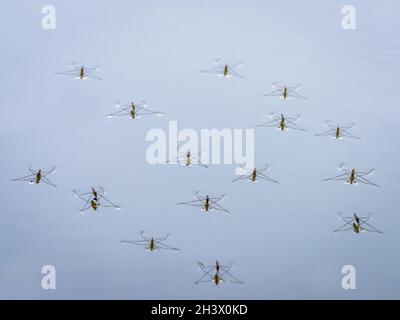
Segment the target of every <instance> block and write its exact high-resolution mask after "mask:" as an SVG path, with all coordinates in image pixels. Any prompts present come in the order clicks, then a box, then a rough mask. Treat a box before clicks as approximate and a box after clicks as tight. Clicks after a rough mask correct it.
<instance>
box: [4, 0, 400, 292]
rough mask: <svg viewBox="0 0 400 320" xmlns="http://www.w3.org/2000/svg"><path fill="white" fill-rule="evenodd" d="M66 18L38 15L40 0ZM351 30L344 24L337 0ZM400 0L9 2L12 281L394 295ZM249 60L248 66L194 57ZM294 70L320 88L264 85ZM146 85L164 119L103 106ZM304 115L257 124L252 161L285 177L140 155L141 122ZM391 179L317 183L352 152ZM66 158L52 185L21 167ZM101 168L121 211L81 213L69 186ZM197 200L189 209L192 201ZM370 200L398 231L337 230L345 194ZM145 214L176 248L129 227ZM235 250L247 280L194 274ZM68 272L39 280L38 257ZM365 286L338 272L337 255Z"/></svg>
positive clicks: (248, 123)
mask: <svg viewBox="0 0 400 320" xmlns="http://www.w3.org/2000/svg"><path fill="white" fill-rule="evenodd" d="M44 4H52V5H54V6H55V8H56V10H57V29H56V30H55V31H45V30H43V29H42V28H41V18H42V15H41V7H42V5H44ZM345 4H353V5H355V6H356V9H357V30H355V31H345V30H343V29H342V28H341V19H342V14H341V7H342V6H343V5H345ZM399 9H400V3H399V2H398V1H389V0H387V1H372V0H370V1H368V0H364V1H358V0H352V1H319V0H304V1H295V0H293V1H288V0H286V1H31V0H29V1H28V0H25V1H22V0H20V1H9V0H8V1H2V3H1V19H0V39H1V44H0V48H1V51H0V52H1V53H0V57H1V59H0V67H1V73H0V88H1V95H0V148H1V160H0V161H1V169H0V191H1V205H2V209H1V213H0V298H3V299H4V298H7V299H9V298H12V299H15V298H24V299H25V298H29V299H31V298H40V299H62V298H68V299H69V298H78V299H86V298H101V299H105V298H112V299H116V298H122V299H183V298H185V299H187V298H189V299H192V298H193V299H203V298H205V299H270V298H272V299H276V298H289V299H295V298H305V299H309V298H317V299H320V298H322V299H324V298H335V299H338V298H343V299H352V298H356V299H358V298H400V293H399V285H400V271H399V270H400V259H399V253H398V244H399V240H400V236H399V230H400V212H399V207H400V204H399V199H398V190H399V188H398V182H399V179H400V172H399V152H398V150H397V149H398V145H399V138H400V131H399V121H398V119H399V116H400V111H399V110H400V108H399V100H398V92H399V89H400V88H399V81H398V79H399V78H398V72H399V52H400V39H399V33H398V30H399ZM216 58H221V59H222V60H224V61H228V62H233V63H234V62H237V61H239V60H242V59H243V60H244V61H245V64H244V67H243V69H242V70H241V73H242V74H243V75H244V76H245V77H246V78H245V79H244V80H240V79H229V80H226V79H221V78H219V77H216V76H214V75H199V74H198V71H200V70H202V69H205V68H208V67H210V66H211V64H212V61H213V60H214V59H216ZM72 61H76V62H77V63H80V64H81V63H82V64H86V65H95V64H101V65H102V66H103V68H102V69H101V70H100V71H99V72H97V74H98V75H99V76H101V77H103V78H104V81H102V82H99V81H90V80H88V81H77V80H74V79H72V78H69V77H62V76H60V77H56V76H54V75H53V73H54V72H57V71H63V70H65V69H66V68H67V66H68V65H69V64H70V63H71V62H72ZM274 81H278V82H287V83H289V84H297V83H299V82H300V83H301V84H302V85H303V91H302V94H304V95H306V96H307V97H308V100H306V101H301V100H291V101H287V102H284V101H280V100H279V99H273V98H262V97H261V95H262V94H263V93H266V92H268V91H269V90H270V89H269V86H270V84H271V83H272V82H274ZM132 98H135V99H147V101H148V102H149V104H150V105H151V106H152V107H153V108H154V109H157V110H159V109H161V110H164V111H166V112H167V113H168V117H166V118H161V119H150V118H149V119H141V120H139V121H135V122H132V121H129V119H124V118H121V119H111V120H110V119H107V118H105V117H104V115H105V114H107V113H109V112H110V111H112V110H114V109H113V103H114V101H115V100H118V99H121V100H125V101H126V100H130V99H132ZM273 110H275V111H277V112H281V111H283V112H285V113H286V114H287V115H288V116H291V115H292V116H293V115H296V114H298V113H300V114H302V115H303V117H302V119H301V121H300V122H299V124H300V125H301V126H302V127H304V128H305V129H307V132H306V133H302V132H295V131H292V132H288V133H287V134H281V132H277V131H274V130H273V129H267V128H265V129H257V132H256V164H257V165H258V166H262V165H264V164H265V163H266V162H269V163H271V171H270V172H269V174H270V175H271V176H272V177H274V178H276V179H277V180H279V181H280V182H281V184H280V185H279V186H276V185H272V184H268V183H259V184H255V185H253V184H250V183H246V182H242V183H235V184H232V183H231V180H232V179H233V178H234V176H233V173H234V166H231V165H226V166H212V167H211V169H210V170H207V169H203V168H200V167H192V168H190V169H188V170H186V169H187V168H183V167H180V166H150V165H148V164H147V163H146V159H145V151H146V148H147V146H148V145H149V144H148V143H147V142H146V141H145V135H146V132H147V131H148V130H149V129H151V128H163V129H167V125H168V120H169V119H170V120H178V126H179V128H180V129H182V128H187V127H188V128H194V129H196V130H199V129H201V128H212V127H216V128H220V129H222V128H232V129H233V128H251V127H253V126H254V125H256V124H258V123H260V121H261V122H262V121H264V119H266V117H267V115H268V114H269V113H270V112H271V111H273ZM327 119H331V120H333V121H335V122H336V121H337V122H340V123H343V124H348V123H351V122H353V121H354V122H356V123H357V125H356V126H355V127H354V130H352V132H353V133H354V134H356V135H358V136H360V137H362V138H363V139H362V141H359V142H358V141H351V140H347V141H340V142H338V141H335V140H333V139H329V138H315V137H314V136H313V135H314V134H315V133H317V132H320V131H323V130H325V128H326V127H325V120H327ZM342 161H344V162H346V163H347V164H348V165H349V166H355V167H356V168H360V169H359V170H366V169H368V168H372V167H375V168H376V173H375V175H374V176H372V177H370V179H371V180H372V181H374V182H376V183H378V184H380V185H381V188H380V189H374V188H372V187H369V186H365V185H360V186H356V187H354V188H353V187H349V186H347V185H345V184H341V183H337V184H336V183H322V182H321V180H322V179H323V178H327V177H330V176H333V175H335V174H336V173H337V171H336V167H337V164H338V163H339V162H342ZM30 163H33V165H34V167H42V168H44V169H47V168H50V167H52V166H53V165H56V166H57V172H56V173H55V174H54V175H52V176H51V180H52V181H53V182H54V183H56V184H57V185H58V188H57V189H53V188H51V187H48V186H46V185H39V186H38V187H33V186H30V185H28V184H23V183H21V184H18V183H15V184H13V183H10V182H9V180H10V179H12V178H16V177H19V176H22V175H25V172H26V171H27V168H28V166H29V164H30ZM92 185H93V186H97V185H102V186H104V187H105V188H106V190H107V194H108V196H109V197H110V198H111V199H112V200H114V201H115V202H117V203H118V204H120V205H121V206H122V208H123V209H122V210H121V211H119V212H115V211H113V210H104V211H101V212H100V213H99V214H96V215H80V214H79V209H80V207H81V205H82V203H81V202H79V201H78V200H77V199H75V198H74V196H73V194H72V190H73V189H75V188H76V189H79V190H83V191H84V190H85V189H87V188H88V187H90V186H92ZM196 190H201V191H203V192H204V193H211V194H213V193H217V194H218V193H222V192H225V193H227V194H228V196H227V198H226V200H225V201H224V203H223V205H224V206H225V207H226V208H228V209H230V210H231V212H232V214H231V215H229V216H227V215H218V214H215V215H213V214H211V215H202V214H201V212H200V211H196V210H195V209H194V208H185V207H176V206H175V203H176V202H179V201H185V200H189V199H190V198H191V196H192V194H193V192H194V191H196ZM192 209H193V210H192ZM339 210H343V211H345V212H347V213H351V212H352V211H354V210H358V211H360V212H362V213H364V214H365V212H368V211H372V212H374V221H373V224H374V226H376V227H377V228H379V229H382V230H383V231H384V232H385V235H384V236H380V235H377V234H362V235H361V236H359V237H356V236H355V235H354V234H352V233H342V234H332V230H334V229H335V228H337V227H339V226H340V221H339V220H338V218H337V215H336V212H337V211H339ZM140 230H147V231H149V232H150V233H155V234H163V233H165V232H170V233H172V236H171V238H170V240H169V241H168V243H169V244H170V245H173V246H178V247H179V248H181V250H182V251H181V252H168V251H164V252H159V253H158V254H149V253H148V252H146V251H145V250H142V249H141V248H136V247H130V246H126V245H123V244H121V243H119V241H120V240H121V239H132V240H133V239H136V238H138V236H139V235H138V233H139V231H140ZM215 259H220V260H221V261H222V262H223V263H228V262H229V261H234V262H235V263H234V268H233V270H232V272H233V273H234V274H235V275H236V276H237V277H238V278H239V279H241V280H242V281H243V282H244V284H243V285H241V286H240V285H233V284H232V285H226V286H220V287H216V286H213V285H212V284H204V285H199V286H195V285H194V284H193V283H194V281H196V280H197V278H198V277H200V276H201V273H200V271H199V270H198V268H197V264H196V262H197V261H203V262H205V263H213V262H214V261H215ZM45 264H52V265H54V266H55V267H56V269H57V290H55V291H44V290H42V289H41V286H40V282H41V277H42V275H41V273H40V271H41V268H42V266H43V265H45ZM346 264H352V265H354V266H355V267H356V268H357V290H355V291H344V290H343V289H342V288H341V278H342V275H341V273H340V271H341V268H342V266H343V265H346Z"/></svg>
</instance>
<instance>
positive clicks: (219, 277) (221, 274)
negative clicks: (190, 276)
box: [195, 260, 242, 285]
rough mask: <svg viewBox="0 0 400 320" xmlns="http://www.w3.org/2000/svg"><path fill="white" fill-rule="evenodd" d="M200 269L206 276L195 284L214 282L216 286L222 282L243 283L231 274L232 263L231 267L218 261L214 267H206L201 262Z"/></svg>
mask: <svg viewBox="0 0 400 320" xmlns="http://www.w3.org/2000/svg"><path fill="white" fill-rule="evenodd" d="M199 267H200V269H201V271H203V273H204V274H203V276H201V277H200V279H199V280H197V281H196V282H195V284H199V283H202V282H203V283H204V282H213V283H214V284H215V285H219V284H220V283H222V282H230V283H239V284H241V283H242V282H241V281H240V280H238V279H236V278H235V277H234V276H233V275H232V274H231V273H230V270H231V268H232V263H231V264H230V265H229V266H223V265H221V264H220V263H219V261H218V260H217V261H216V262H215V264H214V265H210V266H205V265H204V264H203V263H201V262H199Z"/></svg>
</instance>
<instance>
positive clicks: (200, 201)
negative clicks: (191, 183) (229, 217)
mask: <svg viewBox="0 0 400 320" xmlns="http://www.w3.org/2000/svg"><path fill="white" fill-rule="evenodd" d="M194 197H195V200H192V201H188V202H179V203H177V205H187V206H191V207H198V208H200V209H201V210H202V211H204V213H208V212H210V211H212V210H217V211H223V212H225V213H229V211H228V210H226V209H225V208H223V207H222V206H221V205H220V204H219V201H221V200H222V199H223V198H224V197H225V194H222V195H221V196H219V197H210V196H209V195H206V196H201V195H200V194H199V192H196V193H195V194H194Z"/></svg>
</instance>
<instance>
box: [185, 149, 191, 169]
mask: <svg viewBox="0 0 400 320" xmlns="http://www.w3.org/2000/svg"><path fill="white" fill-rule="evenodd" d="M191 165H192V155H191V153H190V151H188V152H187V153H186V166H191Z"/></svg>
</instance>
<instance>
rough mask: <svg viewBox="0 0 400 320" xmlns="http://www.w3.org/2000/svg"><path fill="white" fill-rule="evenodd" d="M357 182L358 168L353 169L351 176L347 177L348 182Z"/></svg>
mask: <svg viewBox="0 0 400 320" xmlns="http://www.w3.org/2000/svg"><path fill="white" fill-rule="evenodd" d="M355 182H356V169H351V173H350V176H349V178H348V179H347V183H349V184H354V183H355Z"/></svg>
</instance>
